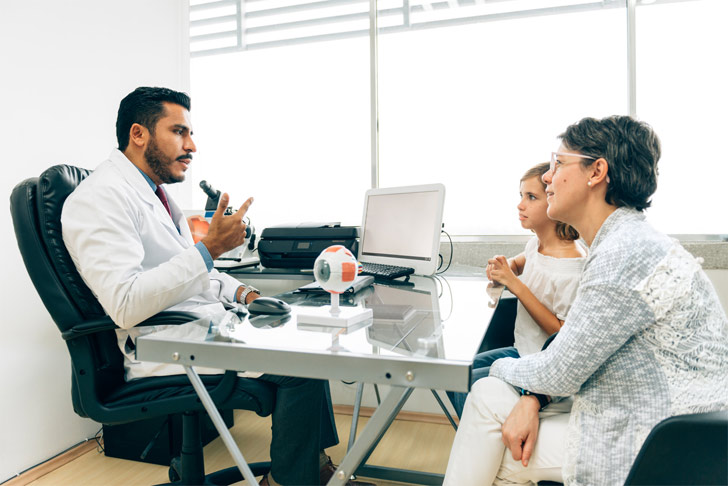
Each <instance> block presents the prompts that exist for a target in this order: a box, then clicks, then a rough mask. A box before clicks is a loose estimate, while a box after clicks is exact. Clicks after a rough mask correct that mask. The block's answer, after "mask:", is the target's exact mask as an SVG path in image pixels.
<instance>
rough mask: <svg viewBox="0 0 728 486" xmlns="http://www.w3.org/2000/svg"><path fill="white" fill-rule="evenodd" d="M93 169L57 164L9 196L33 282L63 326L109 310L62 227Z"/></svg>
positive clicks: (18, 235) (67, 327)
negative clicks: (81, 270) (66, 207)
mask: <svg viewBox="0 0 728 486" xmlns="http://www.w3.org/2000/svg"><path fill="white" fill-rule="evenodd" d="M89 174H90V171H88V170H86V169H80V168H78V167H73V166H70V165H56V166H53V167H51V168H49V169H47V170H46V171H45V172H43V173H42V174H41V175H40V177H38V178H31V179H27V180H25V181H23V182H21V183H20V184H18V185H17V186H16V187H15V189H13V192H12V194H11V196H10V212H11V214H12V217H13V225H14V227H15V236H16V238H17V240H18V246H19V248H20V253H21V255H22V256H23V261H24V262H25V266H26V268H27V270H28V274H29V275H30V278H31V280H32V282H33V285H34V286H35V288H36V290H37V291H38V294H39V295H40V297H41V299H42V300H43V304H44V305H45V306H46V309H48V312H49V313H50V315H51V317H52V318H53V320H54V321H55V323H56V325H57V326H58V328H59V329H60V330H61V332H63V331H67V330H69V329H70V328H71V327H73V326H74V325H76V324H79V323H80V322H82V321H84V320H88V319H93V318H96V317H101V316H103V315H104V314H105V313H104V310H103V309H102V307H101V305H100V304H99V302H98V300H96V298H95V297H94V295H93V293H91V290H89V288H88V287H87V286H86V284H85V283H84V282H83V280H82V279H81V276H80V275H79V274H78V271H77V270H76V266H75V265H74V263H73V260H71V256H70V255H69V254H68V250H66V246H65V244H64V243H63V236H62V231H61V211H62V210H63V204H64V203H65V201H66V198H67V197H68V195H69V194H71V192H73V190H74V189H75V188H76V187H77V186H78V185H79V184H80V183H81V181H82V180H83V179H85V178H86V177H87V176H88V175H89Z"/></svg>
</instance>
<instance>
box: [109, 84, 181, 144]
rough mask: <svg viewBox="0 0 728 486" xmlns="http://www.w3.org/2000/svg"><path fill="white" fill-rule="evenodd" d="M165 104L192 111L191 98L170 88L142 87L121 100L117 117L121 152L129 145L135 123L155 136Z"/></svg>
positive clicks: (117, 139) (117, 133) (117, 132)
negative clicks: (155, 129)
mask: <svg viewBox="0 0 728 486" xmlns="http://www.w3.org/2000/svg"><path fill="white" fill-rule="evenodd" d="M165 102H167V103H174V104H176V105H180V106H182V107H184V108H185V109H186V110H187V111H190V97H189V96H187V95H186V94H185V93H181V92H179V91H174V90H171V89H169V88H148V87H140V88H137V89H135V90H134V91H132V92H131V93H129V94H128V95H126V97H124V99H123V100H121V103H120V104H119V112H118V114H117V116H116V141H117V142H118V143H119V150H121V151H124V150H126V147H127V146H128V145H129V130H131V126H132V125H133V124H134V123H138V124H140V125H142V126H143V127H146V128H147V129H148V130H149V131H150V132H151V133H152V134H154V127H155V126H156V125H157V121H159V119H160V118H161V117H162V115H163V114H164V104H163V103H165Z"/></svg>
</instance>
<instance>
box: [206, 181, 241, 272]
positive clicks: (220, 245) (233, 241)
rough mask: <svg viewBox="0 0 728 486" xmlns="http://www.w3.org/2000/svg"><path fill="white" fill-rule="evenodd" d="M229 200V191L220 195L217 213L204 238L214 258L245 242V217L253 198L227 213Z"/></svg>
mask: <svg viewBox="0 0 728 486" xmlns="http://www.w3.org/2000/svg"><path fill="white" fill-rule="evenodd" d="M229 200H230V197H229V196H228V194H227V193H224V194H223V195H222V196H220V202H219V204H218V205H217V210H215V214H214V215H213V216H212V222H211V223H210V228H209V229H208V231H207V236H205V237H204V238H203V239H202V243H203V244H204V245H205V247H207V251H209V252H210V256H211V257H212V259H213V260H215V259H217V258H218V257H219V256H220V255H222V254H223V253H225V252H226V251H230V250H232V249H233V248H237V247H238V246H240V245H242V244H243V243H244V242H245V228H246V225H245V223H243V217H244V216H245V213H247V212H248V208H249V207H250V205H251V204H253V198H252V197H251V198H248V200H247V201H245V202H244V203H243V205H242V206H240V209H238V211H237V212H235V213H233V214H229V215H225V214H224V213H225V209H226V208H227V205H228V201H229Z"/></svg>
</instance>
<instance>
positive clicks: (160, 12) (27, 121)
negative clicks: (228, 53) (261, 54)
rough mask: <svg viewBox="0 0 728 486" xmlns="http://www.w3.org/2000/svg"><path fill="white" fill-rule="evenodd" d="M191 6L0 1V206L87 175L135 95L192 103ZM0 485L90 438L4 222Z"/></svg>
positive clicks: (171, 0)
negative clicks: (45, 182) (179, 97)
mask: <svg viewBox="0 0 728 486" xmlns="http://www.w3.org/2000/svg"><path fill="white" fill-rule="evenodd" d="M187 19H188V3H187V1H179V0H155V1H153V2H152V1H149V0H124V1H123V2H119V1H112V0H103V1H100V0H72V1H71V0H68V1H55V0H45V1H43V0H0V72H1V73H2V74H1V75H0V139H2V141H3V144H2V166H3V177H2V178H1V179H0V195H1V196H2V200H3V201H5V203H4V204H5V207H6V208H7V207H8V205H7V204H8V198H9V196H10V192H11V190H12V188H13V186H14V185H15V184H17V183H18V182H20V181H21V180H23V179H25V178H27V177H32V176H37V175H39V174H40V173H41V172H42V171H43V170H44V169H46V168H47V167H49V166H51V165H54V164H59V163H71V164H75V165H79V166H82V167H88V168H93V167H95V166H96V165H98V164H99V163H100V162H101V161H102V160H103V159H105V158H106V157H107V155H108V154H109V152H110V151H111V149H112V148H114V147H115V146H116V138H115V131H114V124H115V121H116V110H117V108H118V106H119V101H120V100H121V98H123V97H124V95H126V94H127V93H128V92H130V91H132V90H133V89H134V88H136V87H137V86H142V85H157V86H167V87H170V88H174V89H179V90H184V91H189V48H188V42H187V36H188V33H187ZM0 226H1V227H3V228H6V229H5V231H4V233H3V234H4V238H3V240H2V243H0V245H2V247H1V248H2V255H3V265H2V270H3V276H2V278H0V286H1V287H0V299H2V301H1V305H0V308H1V309H2V328H0V332H2V339H1V340H0V388H1V389H2V400H0V431H2V433H1V434H0V457H1V458H2V459H1V460H0V482H2V481H3V480H4V479H7V478H9V477H11V476H13V475H15V474H16V473H18V472H20V471H23V470H25V469H27V468H29V467H31V466H33V465H35V464H37V463H39V462H42V461H44V460H46V459H48V458H50V457H52V456H54V455H56V454H58V453H59V452H61V451H63V450H65V449H66V448H68V447H71V446H73V445H74V444H76V443H78V442H80V441H82V440H83V439H84V438H87V437H90V436H93V435H94V433H95V432H96V430H97V429H98V425H97V424H96V423H93V422H91V421H90V420H88V419H81V418H79V417H77V416H76V415H75V414H74V413H73V410H72V407H71V395H70V389H71V385H70V362H69V358H68V352H67V350H66V346H65V344H64V343H63V341H62V340H61V337H60V334H59V332H58V330H57V328H56V327H55V324H54V323H53V321H52V320H51V318H50V316H49V315H48V313H47V311H46V309H45V307H44V306H43V304H42V303H41V301H40V299H39V297H38V295H37V293H36V291H35V288H34V287H33V286H32V284H31V282H30V279H29V278H28V275H27V273H26V271H25V267H24V265H23V262H22V259H21V257H20V253H19V251H18V248H17V244H16V241H15V237H14V234H13V231H12V221H11V218H10V212H9V210H8V209H5V210H3V211H0Z"/></svg>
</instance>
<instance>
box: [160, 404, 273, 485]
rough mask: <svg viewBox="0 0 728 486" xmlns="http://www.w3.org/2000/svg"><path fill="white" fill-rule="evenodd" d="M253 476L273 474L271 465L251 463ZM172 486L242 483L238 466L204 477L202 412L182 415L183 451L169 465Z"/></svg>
mask: <svg viewBox="0 0 728 486" xmlns="http://www.w3.org/2000/svg"><path fill="white" fill-rule="evenodd" d="M249 466H250V469H251V470H252V471H253V475H255V476H262V475H264V474H267V473H268V471H270V462H258V463H253V464H250V465H249ZM169 480H170V481H171V482H170V483H168V484H170V485H198V484H214V485H228V484H233V483H237V482H239V481H242V480H243V475H242V474H241V472H240V471H239V470H238V468H237V467H230V468H227V469H222V470H220V471H216V472H213V473H210V474H208V475H205V462H204V458H203V455H202V436H201V433H200V412H184V413H183V414H182V449H181V451H180V455H179V457H175V458H174V459H172V461H171V464H170V466H169Z"/></svg>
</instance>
